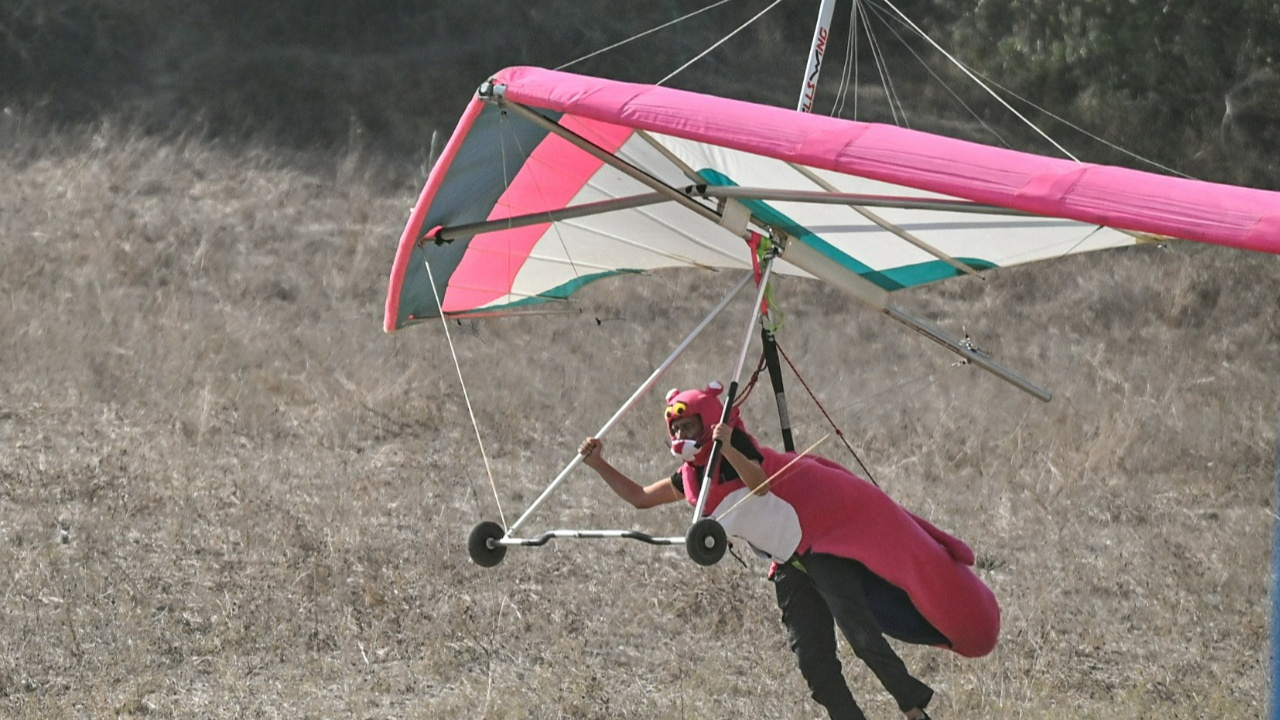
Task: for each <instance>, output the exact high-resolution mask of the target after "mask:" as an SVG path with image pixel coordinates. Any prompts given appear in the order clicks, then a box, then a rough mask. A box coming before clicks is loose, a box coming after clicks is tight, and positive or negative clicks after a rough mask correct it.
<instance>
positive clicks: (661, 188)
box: [490, 87, 721, 225]
mask: <svg viewBox="0 0 1280 720" xmlns="http://www.w3.org/2000/svg"><path fill="white" fill-rule="evenodd" d="M490 92H491V95H490V97H491V98H493V101H494V102H497V103H498V104H499V106H500V107H502V108H504V109H506V110H512V111H514V112H515V113H516V114H517V115H520V116H521V117H523V118H525V119H526V120H528V121H530V122H532V123H533V124H534V125H537V126H538V127H540V128H542V129H544V130H546V131H547V132H550V133H553V134H555V135H558V136H559V137H561V138H563V139H564V140H565V141H567V142H568V143H570V144H571V145H573V146H574V147H576V148H578V149H580V150H582V151H584V152H586V153H588V154H590V155H591V156H592V157H594V158H596V159H597V160H600V161H601V162H603V163H605V164H607V165H609V166H610V167H613V168H615V169H617V170H619V171H620V172H622V173H623V174H624V175H626V176H627V177H629V178H631V179H633V180H636V181H637V182H639V183H641V184H643V185H645V186H646V187H648V188H649V189H651V190H654V191H656V192H659V193H662V194H663V195H666V196H667V197H669V198H671V199H672V200H675V201H676V202H678V203H680V204H681V205H684V206H685V207H687V208H689V209H690V210H692V211H693V212H695V213H697V214H698V215H701V216H702V217H704V218H706V219H708V220H710V221H711V222H714V223H716V224H717V225H718V224H720V217H721V216H720V213H718V212H716V211H715V210H712V209H711V208H709V207H707V206H706V205H703V204H702V203H699V202H698V201H696V200H694V199H693V198H691V197H689V196H688V195H686V194H685V193H683V192H681V191H680V190H679V189H677V188H674V187H672V186H670V185H668V184H666V183H664V182H662V181H661V180H659V179H658V178H656V177H654V176H652V175H650V174H649V173H647V172H645V171H644V170H641V169H640V168H638V167H636V166H634V165H632V164H631V163H628V162H624V161H622V160H621V159H619V158H618V157H617V156H616V155H614V154H613V153H610V152H607V151H606V150H604V149H602V148H600V147H599V146H597V145H595V144H594V143H592V142H591V141H590V140H587V139H586V138H584V137H582V136H581V135H578V134H577V133H575V132H573V131H572V130H569V129H568V128H566V127H564V126H563V125H561V124H560V123H558V122H556V121H554V120H552V119H550V118H548V117H546V116H545V115H543V114H542V113H539V112H537V111H535V110H533V109H531V108H528V107H525V106H524V105H521V104H520V103H517V102H511V101H509V100H505V99H503V97H502V90H501V88H498V87H495V88H492V90H491V91H490Z"/></svg>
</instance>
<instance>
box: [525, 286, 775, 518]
mask: <svg viewBox="0 0 1280 720" xmlns="http://www.w3.org/2000/svg"><path fill="white" fill-rule="evenodd" d="M751 279H752V273H747V274H746V276H744V277H743V278H742V279H741V280H739V281H738V283H737V284H736V285H734V286H733V288H732V289H730V290H729V292H728V294H726V295H725V296H724V299H722V300H721V301H720V302H719V304H717V305H716V306H715V307H714V308H713V309H712V310H711V312H710V313H709V314H708V315H707V316H706V317H705V318H703V319H702V322H700V323H698V326H697V327H695V328H694V329H693V331H692V332H690V333H689V334H688V335H687V336H686V337H685V339H684V340H682V341H681V342H680V344H679V345H677V346H676V349H675V350H673V351H671V355H669V356H668V357H667V359H666V360H663V361H662V364H660V365H658V367H657V369H655V370H654V371H653V373H652V374H651V375H649V377H648V379H646V380H645V381H644V382H643V383H642V384H641V385H640V387H639V388H638V389H636V391H635V392H634V393H632V395H631V397H630V398H628V399H627V401H626V402H625V403H623V404H622V407H620V408H618V411H617V412H615V413H614V414H613V417H611V418H609V420H608V422H606V423H605V424H604V426H603V427H601V428H600V430H599V431H597V432H596V435H595V436H596V437H604V436H605V435H607V434H608V433H609V431H610V430H612V429H613V427H614V425H617V424H618V421H620V420H621V419H622V417H623V416H624V415H626V414H627V412H628V411H630V410H631V408H633V407H635V405H636V403H638V402H639V401H640V398H641V397H643V396H644V394H645V393H647V392H649V390H650V389H652V388H653V386H654V384H655V383H657V382H658V379H659V378H661V377H662V375H663V374H665V373H666V371H667V370H668V369H669V368H670V367H671V365H672V364H673V363H675V361H676V359H677V358H679V357H680V356H681V355H683V354H684V351H685V350H687V349H688V348H689V345H690V344H692V343H693V341H694V339H695V338H697V337H698V336H699V335H701V334H702V331H704V330H706V329H707V326H709V325H710V324H711V321H712V320H714V319H715V318H716V317H717V316H719V315H720V313H721V312H723V311H724V309H725V308H726V307H728V305H729V302H730V301H731V300H733V299H734V298H735V297H737V296H738V293H740V292H742V289H743V288H744V287H746V286H747V283H749V282H750V281H751ZM581 463H582V455H579V454H575V455H574V456H573V460H570V461H569V464H568V465H567V466H565V468H564V470H561V471H560V474H559V475H557V476H556V478H555V479H554V480H552V481H551V484H550V485H548V486H547V489H546V490H543V491H542V494H541V495H539V496H538V498H537V499H536V500H534V501H533V504H532V505H530V506H529V509H527V510H525V511H524V514H523V515H521V516H520V517H519V518H518V519H517V520H516V521H515V522H514V523H512V524H511V526H510V527H509V528H507V533H506V534H507V535H511V534H512V533H514V532H515V531H516V530H518V529H519V528H520V526H521V525H523V524H524V522H525V521H526V520H528V519H529V516H530V515H532V514H533V511H534V510H537V509H538V507H539V506H540V505H542V503H543V502H544V501H546V499H547V498H548V497H550V496H551V494H552V493H553V492H555V490H556V488H558V487H559V486H560V484H561V483H563V482H564V481H565V479H566V478H568V477H569V473H571V472H573V471H574V469H575V468H577V467H578V465H579V464H581Z"/></svg>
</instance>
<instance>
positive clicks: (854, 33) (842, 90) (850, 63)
mask: <svg viewBox="0 0 1280 720" xmlns="http://www.w3.org/2000/svg"><path fill="white" fill-rule="evenodd" d="M860 2H861V0H853V2H852V3H851V4H850V5H849V30H848V33H849V34H848V38H847V39H846V40H845V43H844V67H842V68H840V86H839V88H838V89H837V90H836V101H835V103H833V105H832V108H831V116H832V117H840V116H841V115H842V114H843V113H844V104H845V101H846V100H847V99H848V97H849V87H850V86H851V85H852V87H853V119H854V120H857V119H858V5H859V3H860Z"/></svg>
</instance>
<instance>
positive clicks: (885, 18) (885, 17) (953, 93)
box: [871, 5, 1010, 147]
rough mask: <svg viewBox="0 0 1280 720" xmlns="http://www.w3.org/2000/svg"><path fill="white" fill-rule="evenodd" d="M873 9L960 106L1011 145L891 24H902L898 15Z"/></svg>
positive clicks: (1002, 140) (994, 134)
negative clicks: (890, 14) (891, 22)
mask: <svg viewBox="0 0 1280 720" xmlns="http://www.w3.org/2000/svg"><path fill="white" fill-rule="evenodd" d="M871 11H872V12H874V13H876V14H877V15H878V16H879V17H880V21H881V22H883V23H884V25H885V27H886V28H888V29H889V32H891V33H893V36H894V37H895V38H897V39H898V42H899V43H900V44H901V45H902V47H904V48H906V49H907V52H909V53H911V55H912V57H914V58H915V59H916V62H918V63H920V67H922V68H924V69H925V72H927V73H929V76H930V77H932V78H933V79H934V80H935V81H937V83H938V84H939V85H941V86H942V89H943V90H946V91H947V94H949V95H950V96H951V97H952V99H953V100H955V101H956V102H958V103H960V107H962V108H964V110H965V112H967V113H969V116H970V117H972V118H973V119H974V120H976V121H978V124H980V125H982V127H983V128H985V129H986V131H987V132H989V133H991V134H992V136H994V137H995V138H996V140H998V141H999V142H1000V144H1001V145H1004V146H1005V147H1010V145H1009V143H1008V142H1006V141H1005V139H1004V137H1002V136H1001V135H1000V133H999V132H997V131H996V129H995V128H993V127H991V126H990V125H988V124H987V122H986V121H985V120H983V119H982V117H981V116H979V115H978V113H977V112H975V111H974V110H973V108H971V107H969V104H968V103H966V102H965V101H964V99H963V98H961V97H960V95H959V94H958V93H956V91H955V90H952V89H951V86H950V85H948V84H947V81H946V80H943V79H942V77H941V76H940V75H938V73H936V72H935V71H934V69H933V68H931V67H929V64H928V63H926V62H925V61H924V58H922V57H920V53H918V52H916V50H915V48H913V47H911V45H909V44H908V43H907V42H906V40H904V39H903V37H902V35H900V34H899V33H898V31H897V30H895V29H894V27H893V26H892V25H890V24H889V21H890V20H894V21H895V22H897V23H898V24H899V25H902V24H903V23H902V21H901V20H899V19H898V18H896V17H891V16H889V15H888V14H887V13H885V11H884V10H883V9H882V8H879V7H876V6H874V5H872V6H871ZM1001 89H1003V88H1001Z"/></svg>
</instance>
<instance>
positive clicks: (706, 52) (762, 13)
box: [656, 0, 782, 85]
mask: <svg viewBox="0 0 1280 720" xmlns="http://www.w3.org/2000/svg"><path fill="white" fill-rule="evenodd" d="M781 2H782V0H773V2H772V3H770V5H769V6H768V7H766V8H765V9H763V10H761V11H760V12H758V13H756V14H755V16H754V17H752V18H751V19H750V20H748V21H746V22H745V23H743V24H741V25H739V26H738V27H737V29H735V30H734V31H733V32H731V33H729V34H728V35H725V36H724V37H722V38H720V39H719V40H717V41H715V42H714V43H712V44H711V47H709V48H707V49H706V50H703V51H702V52H700V53H698V54H697V55H696V56H694V58H693V59H692V60H690V61H688V62H686V63H685V64H683V65H681V66H680V67H678V68H676V69H675V70H674V71H673V72H671V73H670V74H669V75H667V76H666V77H664V78H662V79H661V80H659V81H658V82H657V83H656V84H657V85H663V84H665V83H666V82H667V81H668V80H670V79H671V78H673V77H675V76H676V75H679V74H680V73H682V72H684V70H685V68H687V67H689V66H690V65H692V64H694V63H696V62H698V61H699V60H701V59H702V58H704V57H706V56H707V55H709V54H710V53H711V51H712V50H715V49H716V48H718V47H720V46H721V45H723V44H725V43H726V42H728V41H729V38H731V37H733V36H734V35H737V34H738V33H740V32H742V31H743V30H746V29H747V28H748V27H750V26H751V25H752V23H754V22H755V21H757V20H759V19H760V18H762V17H764V16H765V14H767V13H768V12H769V11H770V10H772V9H774V8H776V7H778V5H779V4H780V3H781Z"/></svg>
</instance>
